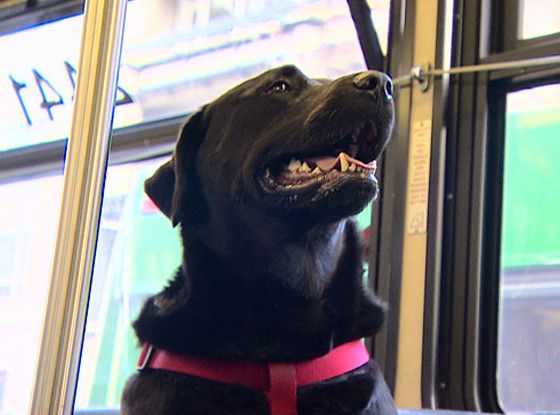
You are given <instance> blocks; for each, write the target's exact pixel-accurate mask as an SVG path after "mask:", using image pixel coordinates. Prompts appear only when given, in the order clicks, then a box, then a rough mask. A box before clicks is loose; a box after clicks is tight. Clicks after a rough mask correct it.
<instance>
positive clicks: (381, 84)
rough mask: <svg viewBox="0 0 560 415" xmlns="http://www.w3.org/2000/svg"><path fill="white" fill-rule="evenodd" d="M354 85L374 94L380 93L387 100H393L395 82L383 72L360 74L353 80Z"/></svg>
mask: <svg viewBox="0 0 560 415" xmlns="http://www.w3.org/2000/svg"><path fill="white" fill-rule="evenodd" d="M352 85H354V86H355V87H356V88H358V89H363V90H366V91H371V92H373V93H375V92H380V93H381V94H383V96H384V97H385V99H387V100H391V99H393V81H391V78H389V77H388V76H387V75H385V74H384V73H382V72H377V71H365V72H360V73H359V74H357V75H356V76H354V78H353V79H352Z"/></svg>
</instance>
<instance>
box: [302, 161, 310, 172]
mask: <svg viewBox="0 0 560 415" xmlns="http://www.w3.org/2000/svg"><path fill="white" fill-rule="evenodd" d="M299 171H303V172H306V173H309V172H310V171H311V167H309V165H308V164H307V163H306V162H305V161H304V162H303V164H302V165H301V167H300V168H299Z"/></svg>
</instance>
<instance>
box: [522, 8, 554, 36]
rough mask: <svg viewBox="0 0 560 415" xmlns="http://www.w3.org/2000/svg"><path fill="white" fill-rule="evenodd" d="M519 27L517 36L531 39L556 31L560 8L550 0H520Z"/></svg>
mask: <svg viewBox="0 0 560 415" xmlns="http://www.w3.org/2000/svg"><path fill="white" fill-rule="evenodd" d="M519 6H520V8H521V10H520V18H521V21H520V23H521V27H520V29H521V30H520V33H519V34H518V36H519V37H520V38H521V39H531V38H535V37H540V36H546V35H549V34H552V33H557V32H558V30H559V28H558V22H560V8H559V7H558V6H556V5H553V2H551V1H550V0H531V1H529V0H522V1H520V2H519Z"/></svg>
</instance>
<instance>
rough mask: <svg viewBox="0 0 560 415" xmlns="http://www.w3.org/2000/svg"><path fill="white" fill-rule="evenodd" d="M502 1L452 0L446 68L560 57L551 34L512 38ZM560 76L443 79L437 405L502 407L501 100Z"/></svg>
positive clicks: (539, 72) (559, 42)
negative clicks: (447, 82) (446, 90)
mask: <svg viewBox="0 0 560 415" xmlns="http://www.w3.org/2000/svg"><path fill="white" fill-rule="evenodd" d="M508 2H509V0H507V1H506V2H505V3H503V2H499V1H491V0H479V1H478V2H476V4H473V2H472V1H468V0H456V2H455V3H456V16H457V17H456V22H457V27H456V29H455V36H454V45H455V51H454V52H455V54H456V55H455V57H454V63H453V64H454V66H462V65H472V64H478V63H496V62H506V61H511V60H520V59H530V58H537V57H543V56H550V55H555V54H560V37H559V36H551V37H543V38H538V39H532V40H531V41H530V42H529V41H517V38H515V40H516V42H514V43H512V41H511V39H512V37H511V33H517V26H516V25H513V24H512V23H511V18H512V15H511V14H510V15H508V14H502V15H500V14H497V13H496V11H497V10H500V7H502V6H503V5H504V4H506V3H508ZM467 4H468V7H467ZM514 12H515V13H517V11H515V10H514ZM515 13H514V14H515ZM500 16H501V17H500ZM497 18H499V20H498V21H496V20H495V19H497ZM490 22H492V25H490ZM512 25H513V26H512ZM514 26H515V27H514ZM496 28H498V29H496ZM508 36H509V37H508ZM559 80H560V69H559V68H548V69H537V68H533V69H529V68H525V69H512V70H508V71H499V72H490V73H485V74H469V75H462V76H460V77H459V78H456V79H455V80H454V81H452V83H451V100H450V106H449V108H448V114H449V115H448V118H447V124H448V148H447V156H446V157H447V161H446V166H447V167H446V184H445V194H446V197H445V202H444V226H443V239H444V240H445V241H447V243H446V244H444V246H443V255H442V263H441V268H442V276H443V277H442V292H441V304H442V306H441V310H440V321H441V326H440V333H439V336H438V344H439V346H438V347H439V353H438V354H439V367H438V371H439V375H438V378H439V379H440V388H439V401H440V405H441V407H444V408H449V409H461V410H465V409H466V410H475V411H485V412H501V411H502V410H501V408H500V406H499V402H498V396H497V384H496V357H497V355H496V353H497V335H498V333H497V329H498V317H499V316H498V295H499V288H500V285H499V284H500V281H499V274H500V268H499V267H500V240H501V215H502V188H503V183H502V181H503V174H500V172H503V156H504V155H503V151H504V122H505V98H506V95H507V93H508V92H512V91H515V90H519V89H523V88H527V87H531V86H537V85H544V84H547V83H552V82H558V81H559Z"/></svg>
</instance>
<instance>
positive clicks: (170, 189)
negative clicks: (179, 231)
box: [144, 159, 175, 218]
mask: <svg viewBox="0 0 560 415" xmlns="http://www.w3.org/2000/svg"><path fill="white" fill-rule="evenodd" d="M174 165H175V163H174V162H173V159H171V160H169V161H168V162H167V163H165V164H164V165H162V166H161V167H160V168H159V169H157V170H156V172H155V173H154V174H153V175H152V177H150V178H149V179H148V180H146V181H145V182H144V191H145V192H146V194H147V195H148V196H150V199H152V201H153V202H154V203H155V204H156V206H157V207H158V208H159V210H161V211H162V212H163V213H164V214H165V216H167V217H168V218H171V216H172V215H173V212H172V200H173V193H174V192H175V167H174Z"/></svg>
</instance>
